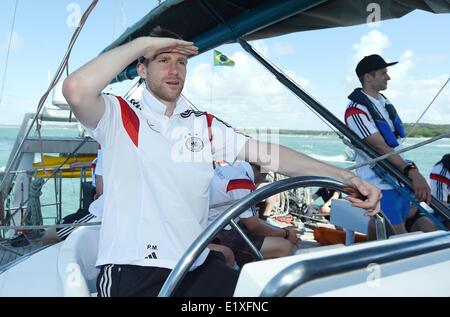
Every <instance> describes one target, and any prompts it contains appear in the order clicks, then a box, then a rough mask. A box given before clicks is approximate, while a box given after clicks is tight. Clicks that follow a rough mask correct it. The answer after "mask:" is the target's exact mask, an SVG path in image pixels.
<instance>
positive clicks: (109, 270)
mask: <svg viewBox="0 0 450 317" xmlns="http://www.w3.org/2000/svg"><path fill="white" fill-rule="evenodd" d="M170 272H171V270H169V269H164V268H159V267H147V266H137V265H104V266H102V268H101V271H100V274H99V276H98V278H97V291H98V295H97V296H99V297H156V296H158V294H159V292H160V290H161V288H162V286H163V284H164V282H165V280H166V278H167V277H168V276H169V274H170ZM238 277H239V272H238V271H235V270H233V269H232V268H230V267H229V266H228V265H226V264H225V257H224V256H223V254H222V253H220V252H215V251H210V253H209V255H208V257H207V258H206V260H205V262H204V263H203V264H202V265H201V266H199V267H198V268H196V269H195V270H194V271H192V272H188V273H187V274H186V276H185V277H184V279H182V281H181V284H179V286H178V288H177V289H176V290H175V293H174V294H172V295H173V296H178V297H180V296H182V297H205V296H208V297H210V296H215V297H231V296H233V293H234V289H235V287H236V284H237V280H238Z"/></svg>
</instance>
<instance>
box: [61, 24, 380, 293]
mask: <svg viewBox="0 0 450 317" xmlns="http://www.w3.org/2000/svg"><path fill="white" fill-rule="evenodd" d="M197 52H198V49H197V48H196V47H195V46H193V43H191V42H186V41H183V40H181V39H180V37H179V36H177V35H176V34H173V33H171V32H169V31H167V30H163V29H160V28H158V29H156V30H154V31H153V32H152V34H151V36H150V37H141V38H137V39H135V40H133V41H131V42H129V43H127V44H125V45H122V46H120V47H117V48H115V49H113V50H111V51H109V52H106V53H104V54H102V55H100V56H98V57H96V58H95V59H93V60H92V61H91V62H89V63H88V64H86V65H85V66H83V67H81V68H80V69H79V70H77V71H75V72H74V73H72V74H71V75H70V76H69V77H68V78H67V79H66V80H65V82H64V86H63V93H64V96H65V97H66V99H67V100H68V102H69V104H70V106H71V108H72V110H73V112H74V114H75V115H76V116H77V118H78V120H79V121H80V122H82V123H83V124H84V125H85V126H86V127H88V128H90V129H92V132H93V135H94V137H95V139H96V140H97V141H98V142H99V143H100V144H101V145H102V151H103V178H104V191H103V195H104V213H103V220H102V227H101V232H100V241H99V254H98V260H97V265H98V266H101V273H100V276H99V279H98V283H97V287H98V293H99V295H100V296H156V295H157V294H158V293H159V291H160V289H161V287H162V285H163V283H164V281H165V279H166V278H167V276H168V274H169V273H170V270H171V269H173V268H174V266H175V264H176V263H177V261H178V260H180V258H181V256H182V255H183V253H184V252H185V251H186V250H187V248H188V247H189V246H190V244H191V243H192V242H193V241H194V239H195V238H197V237H198V236H199V235H200V234H201V232H202V230H204V229H205V227H206V225H207V220H208V205H209V185H210V182H211V179H212V177H213V164H212V162H213V160H216V161H220V160H225V161H227V162H234V161H235V160H236V159H237V158H239V159H241V160H247V161H256V162H257V163H258V164H259V165H261V164H264V165H265V167H267V168H268V169H272V170H277V171H279V172H281V173H283V174H286V175H290V176H297V175H324V176H325V175H326V176H329V177H333V178H336V179H339V180H341V181H343V182H345V183H347V184H348V185H349V186H352V187H353V188H354V189H355V190H359V191H360V192H361V193H362V195H364V196H365V197H364V198H357V197H352V198H350V199H351V200H352V201H353V203H354V205H356V206H361V207H362V208H366V209H367V210H368V211H370V213H371V214H372V213H376V212H378V211H379V195H380V193H379V191H378V190H377V189H376V188H374V187H372V186H371V185H369V184H368V183H365V182H364V181H362V180H361V179H359V178H358V177H356V176H355V175H354V174H353V173H351V172H348V171H345V170H341V169H338V168H335V167H332V166H329V165H326V164H323V163H321V162H318V161H315V160H313V159H311V158H309V157H308V156H305V155H302V154H300V153H297V152H294V151H291V150H289V149H287V148H284V147H281V146H278V145H270V144H266V143H261V142H258V141H254V140H250V139H249V138H248V137H246V136H244V135H241V134H238V133H236V132H235V131H234V130H233V129H232V128H231V127H229V126H228V125H226V124H225V123H223V122H222V121H220V120H219V119H217V118H216V117H214V116H212V115H210V114H208V113H202V112H194V111H192V110H190V109H189V107H188V105H187V103H186V102H185V100H184V99H183V98H182V97H180V94H181V91H182V89H183V86H184V80H185V77H186V64H187V57H188V56H190V55H195V54H197ZM137 59H139V63H138V73H139V75H140V77H141V78H143V79H144V80H145V83H146V89H145V90H144V92H143V98H142V100H141V102H140V103H139V104H137V103H129V102H127V101H125V100H123V99H122V98H120V97H116V96H112V95H105V94H102V90H103V89H104V88H105V87H106V86H107V85H108V84H109V83H110V82H111V81H112V80H113V78H115V77H116V76H117V74H118V73H119V72H121V71H122V70H123V69H124V68H125V67H127V66H128V65H130V64H131V63H133V62H135V61H136V60H137ZM269 148H270V149H269ZM266 153H271V154H270V155H269V159H268V160H263V157H264V156H263V155H264V154H266ZM278 155H279V159H278V157H277V156H278ZM208 253H210V254H208ZM237 277H238V273H237V272H236V271H234V270H232V269H231V268H229V267H228V266H226V264H225V263H224V261H223V257H221V256H220V255H219V254H217V253H216V252H213V251H211V252H208V250H206V251H205V252H203V254H202V255H201V256H200V257H199V259H198V260H197V261H196V263H195V265H194V267H193V269H192V270H191V272H190V273H188V274H187V276H186V278H185V279H184V280H183V282H182V283H181V285H180V287H179V288H178V289H177V290H176V292H175V295H178V296H230V295H232V294H233V291H234V287H235V284H236V282H237Z"/></svg>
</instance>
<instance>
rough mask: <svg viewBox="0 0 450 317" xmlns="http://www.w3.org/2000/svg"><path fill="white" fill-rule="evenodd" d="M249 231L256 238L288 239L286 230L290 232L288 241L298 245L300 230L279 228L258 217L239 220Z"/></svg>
mask: <svg viewBox="0 0 450 317" xmlns="http://www.w3.org/2000/svg"><path fill="white" fill-rule="evenodd" d="M239 221H240V222H241V223H242V224H243V225H244V226H245V227H246V228H247V229H248V231H249V232H250V233H251V234H253V235H255V236H264V237H280V238H284V237H286V230H288V231H289V236H288V238H287V239H288V240H289V241H290V242H291V243H292V244H297V243H298V241H299V238H298V237H297V233H298V230H297V229H296V228H294V227H289V228H285V229H284V228H278V227H275V226H272V225H271V224H269V223H267V222H265V221H262V220H261V219H258V218H257V217H256V216H254V217H249V218H243V219H240V220H239Z"/></svg>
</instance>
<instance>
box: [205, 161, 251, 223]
mask: <svg viewBox="0 0 450 317" xmlns="http://www.w3.org/2000/svg"><path fill="white" fill-rule="evenodd" d="M244 164H248V163H247V162H242V163H238V164H237V166H231V165H225V166H220V167H218V168H216V169H215V171H214V178H213V180H212V182H211V188H210V193H211V197H210V206H211V208H210V210H209V216H208V224H210V223H212V222H213V221H214V220H216V219H217V217H219V216H220V215H221V214H222V213H223V212H224V211H226V210H227V209H228V208H230V206H231V205H232V204H234V203H236V201H237V200H240V199H242V198H244V197H245V196H247V195H248V194H250V193H251V192H252V191H253V190H255V184H254V178H255V177H254V175H253V171H252V170H251V167H250V168H246V167H244V166H243V165H244ZM248 166H250V164H248ZM254 215H255V213H254V210H253V208H250V209H247V210H246V211H244V212H243V213H242V214H241V215H240V216H238V217H236V218H235V219H234V220H235V222H236V223H237V222H238V221H239V219H241V218H242V219H245V218H250V217H253V216H254ZM230 229H231V226H229V225H228V226H226V227H225V230H230Z"/></svg>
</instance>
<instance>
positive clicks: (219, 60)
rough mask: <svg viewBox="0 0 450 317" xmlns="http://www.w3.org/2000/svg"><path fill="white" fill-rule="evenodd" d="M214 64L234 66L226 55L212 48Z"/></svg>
mask: <svg viewBox="0 0 450 317" xmlns="http://www.w3.org/2000/svg"><path fill="white" fill-rule="evenodd" d="M214 66H231V67H233V66H234V61H232V60H231V59H230V58H229V57H228V56H226V55H225V54H223V53H222V52H219V51H216V50H214Z"/></svg>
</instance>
